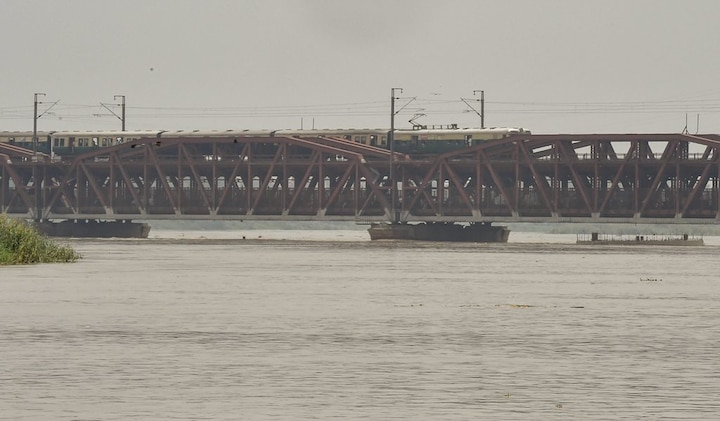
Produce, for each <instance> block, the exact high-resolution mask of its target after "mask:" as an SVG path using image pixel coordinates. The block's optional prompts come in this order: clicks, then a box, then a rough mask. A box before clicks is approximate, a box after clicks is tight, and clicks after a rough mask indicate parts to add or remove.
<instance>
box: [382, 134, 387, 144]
mask: <svg viewBox="0 0 720 421" xmlns="http://www.w3.org/2000/svg"><path fill="white" fill-rule="evenodd" d="M380 144H381V145H383V146H385V145H387V136H383V137H381V138H380Z"/></svg>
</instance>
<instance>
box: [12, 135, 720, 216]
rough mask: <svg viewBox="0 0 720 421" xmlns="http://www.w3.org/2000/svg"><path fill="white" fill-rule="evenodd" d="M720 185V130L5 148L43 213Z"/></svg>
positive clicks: (663, 199) (576, 196) (450, 203)
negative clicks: (466, 139) (441, 150)
mask: <svg viewBox="0 0 720 421" xmlns="http://www.w3.org/2000/svg"><path fill="white" fill-rule="evenodd" d="M391 167H392V171H391ZM391 177H393V178H395V180H396V181H395V182H394V183H393V182H391ZM719 184H720V136H718V135H687V134H574V135H573V134H566V135H563V134H558V135H542V134H541V135H520V136H515V137H511V138H507V139H504V140H500V141H492V142H487V143H485V144H482V145H478V146H475V147H471V148H466V149H461V150H457V151H454V152H450V153H446V154H443V155H439V156H425V157H409V156H407V155H404V154H397V153H396V154H394V155H393V156H392V157H391V154H390V152H389V151H387V150H384V149H380V148H375V147H370V146H364V145H361V144H356V143H352V142H349V141H346V140H342V139H333V138H323V137H312V138H299V137H232V136H228V137H223V136H215V137H208V138H196V139H188V138H162V139H159V138H157V139H156V138H148V139H141V140H137V141H133V142H128V143H125V144H121V145H117V146H113V147H109V148H102V149H99V150H97V151H94V152H91V153H87V154H84V155H80V156H77V157H72V158H70V157H64V158H63V159H57V157H56V158H55V159H51V158H50V157H48V156H45V155H36V156H33V154H32V152H30V151H27V150H26V149H22V148H18V147H14V146H10V145H4V146H0V213H5V214H8V215H11V216H16V217H21V218H27V219H35V220H67V219H71V220H74V219H99V220H153V219H178V220H181V219H185V220H187V219H207V220H212V219H215V220H250V219H264V220H344V221H356V222H372V221H391V220H398V221H407V222H412V221H435V222H623V223H685V224H697V223H705V224H714V223H717V222H718V221H719V218H720V214H719V213H718V209H719V208H720V195H719V194H718V189H719Z"/></svg>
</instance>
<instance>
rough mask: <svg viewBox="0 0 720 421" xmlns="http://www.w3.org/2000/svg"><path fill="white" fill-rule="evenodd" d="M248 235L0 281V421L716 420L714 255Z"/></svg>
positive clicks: (181, 236) (159, 244)
mask: <svg viewBox="0 0 720 421" xmlns="http://www.w3.org/2000/svg"><path fill="white" fill-rule="evenodd" d="M250 233H251V232H250V231H248V232H245V233H239V232H226V233H212V232H194V233H193V232H185V233H179V232H175V233H173V232H169V231H168V232H162V231H160V232H154V233H153V236H154V238H151V239H149V240H102V241H101V240H74V241H73V242H72V244H73V245H74V246H75V247H76V248H77V249H78V250H79V251H80V252H81V253H82V254H83V255H84V259H83V260H82V261H80V262H79V263H76V264H69V265H40V266H26V267H4V268H0V276H1V278H2V281H1V282H0V320H2V322H1V324H0V350H1V351H2V354H1V355H2V357H3V358H2V359H0V376H2V382H0V395H2V399H0V419H12V420H37V419H53V420H55V419H61V420H64V419H66V420H87V419H102V420H127V419H142V420H149V419H152V420H156V419H183V420H197V419H212V420H222V419H227V420H231V419H233V420H234V419H252V420H256V419H328V418H344V419H360V418H365V419H389V418H402V419H406V418H411V417H414V418H418V419H504V420H505V419H507V420H528V419H535V420H546V419H553V420H554V419H561V420H562V419H567V420H576V419H583V420H601V419H628V420H630V419H632V420H636V419H698V420H699V419H714V418H717V416H718V415H720V404H718V403H717V399H716V395H717V386H718V382H717V378H718V377H719V376H720V363H719V362H718V359H717V358H716V354H717V349H718V346H719V345H720V343H719V342H720V339H718V338H720V327H718V324H717V320H718V316H720V304H719V303H720V301H719V300H718V298H720V297H719V295H720V293H719V292H718V291H720V289H718V288H717V285H716V282H717V281H716V279H717V275H716V273H717V263H716V260H717V257H716V256H717V255H718V252H719V251H720V247H719V246H718V245H717V244H718V242H717V241H716V239H715V238H706V244H709V245H706V246H703V247H683V248H668V247H661V246H655V247H644V246H602V247H589V246H577V245H575V244H574V241H575V236H574V235H571V236H548V235H542V234H526V233H513V234H512V235H511V239H510V243H508V244H447V243H440V244H436V243H402V242H388V243H376V242H370V241H368V240H367V236H366V233H365V232H364V231H336V232H333V231H320V232H309V231H298V232H292V231H283V232H280V231H263V232H257V231H255V232H252V233H253V234H255V236H254V237H250V235H249V234H250ZM243 234H244V235H245V240H243V239H242V235H243ZM258 236H262V238H257V237H258ZM650 278H652V279H657V281H654V282H644V281H642V279H650Z"/></svg>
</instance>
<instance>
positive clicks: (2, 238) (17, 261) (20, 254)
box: [0, 215, 80, 265]
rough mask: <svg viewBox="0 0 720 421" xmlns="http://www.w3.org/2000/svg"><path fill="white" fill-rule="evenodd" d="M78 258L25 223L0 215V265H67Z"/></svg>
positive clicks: (68, 249)
mask: <svg viewBox="0 0 720 421" xmlns="http://www.w3.org/2000/svg"><path fill="white" fill-rule="evenodd" d="M79 258H80V254H79V253H77V252H76V251H75V250H73V249H72V248H71V247H69V246H64V245H58V244H55V243H54V242H52V241H50V240H49V239H48V238H47V237H45V236H44V235H42V234H40V233H39V232H38V231H37V230H36V229H35V228H34V227H33V226H32V225H30V224H28V223H27V222H25V221H22V220H20V219H14V218H8V217H7V215H0V265H23V264H32V263H68V262H74V261H76V260H77V259H79Z"/></svg>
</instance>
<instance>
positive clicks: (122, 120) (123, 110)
mask: <svg viewBox="0 0 720 421" xmlns="http://www.w3.org/2000/svg"><path fill="white" fill-rule="evenodd" d="M118 98H121V99H122V102H121V103H120V106H121V107H122V113H121V115H122V117H121V118H120V121H121V122H122V131H125V95H115V96H114V97H113V99H118Z"/></svg>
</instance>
